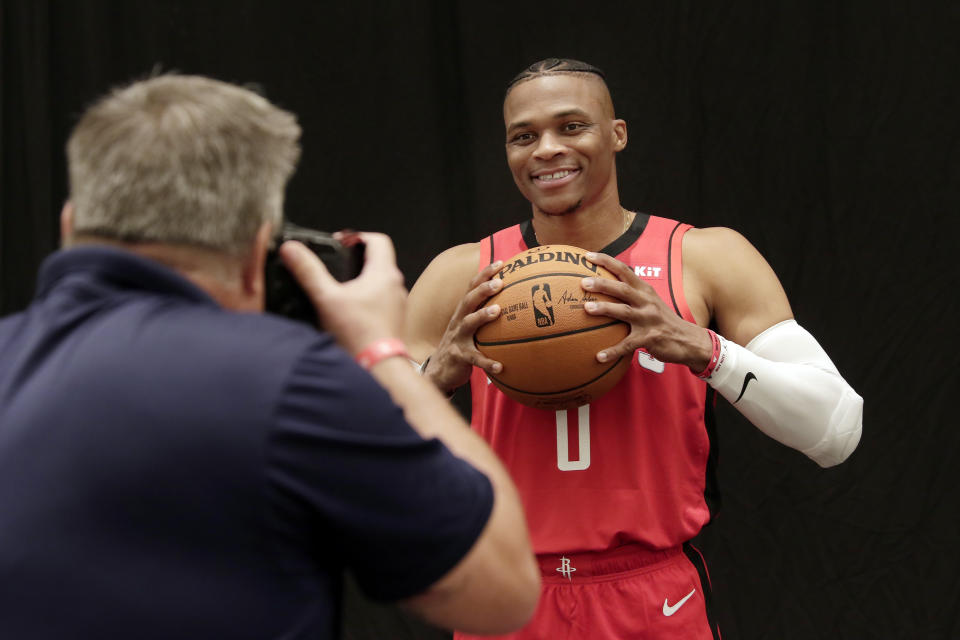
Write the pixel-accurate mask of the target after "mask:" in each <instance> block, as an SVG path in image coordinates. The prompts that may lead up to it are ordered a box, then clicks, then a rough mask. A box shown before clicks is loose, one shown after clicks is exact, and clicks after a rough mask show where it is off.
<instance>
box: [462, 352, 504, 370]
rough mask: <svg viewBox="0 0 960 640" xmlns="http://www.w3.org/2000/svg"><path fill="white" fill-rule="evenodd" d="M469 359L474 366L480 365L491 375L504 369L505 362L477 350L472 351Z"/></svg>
mask: <svg viewBox="0 0 960 640" xmlns="http://www.w3.org/2000/svg"><path fill="white" fill-rule="evenodd" d="M469 360H470V363H471V364H472V365H473V366H475V367H480V368H481V369H483V371H484V372H485V373H487V374H490V375H496V374H498V373H500V372H501V371H503V364H501V363H500V362H497V361H496V360H491V359H490V358H488V357H487V356H485V355H483V354H482V353H480V352H479V351H477V350H474V351H473V352H472V353H471V355H470V358H469Z"/></svg>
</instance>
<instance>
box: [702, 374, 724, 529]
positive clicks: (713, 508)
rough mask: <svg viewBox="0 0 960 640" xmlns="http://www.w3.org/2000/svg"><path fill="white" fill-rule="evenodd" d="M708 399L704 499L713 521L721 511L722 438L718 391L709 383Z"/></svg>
mask: <svg viewBox="0 0 960 640" xmlns="http://www.w3.org/2000/svg"><path fill="white" fill-rule="evenodd" d="M706 396H707V397H706V399H705V400H704V406H703V425H704V427H706V429H707V441H708V442H709V443H710V444H709V449H708V450H707V468H706V477H705V483H704V486H703V501H704V502H706V503H707V509H708V510H709V511H710V521H711V522H712V521H713V519H714V518H715V517H717V514H718V513H720V507H721V505H722V502H723V501H722V500H721V498H720V482H719V481H718V480H717V465H718V464H719V462H720V440H719V438H718V437H717V417H716V412H715V408H716V405H717V391H716V389H713V388H712V387H710V386H709V385H707V391H706Z"/></svg>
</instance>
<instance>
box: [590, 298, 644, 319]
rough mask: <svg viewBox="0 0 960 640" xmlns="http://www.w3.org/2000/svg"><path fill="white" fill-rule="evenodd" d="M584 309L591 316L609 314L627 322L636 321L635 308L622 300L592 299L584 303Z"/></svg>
mask: <svg viewBox="0 0 960 640" xmlns="http://www.w3.org/2000/svg"><path fill="white" fill-rule="evenodd" d="M583 310H584V311H586V312H587V313H588V314H590V315H591V316H607V317H608V318H613V319H614V320H620V321H622V322H626V323H627V324H633V322H634V313H633V309H632V308H631V307H630V305H628V304H624V303H622V302H600V301H590V302H587V303H585V304H584V305H583Z"/></svg>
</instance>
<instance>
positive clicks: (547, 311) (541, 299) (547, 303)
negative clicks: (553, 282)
mask: <svg viewBox="0 0 960 640" xmlns="http://www.w3.org/2000/svg"><path fill="white" fill-rule="evenodd" d="M530 295H531V296H532V297H533V314H534V317H535V318H536V320H537V326H538V327H550V326H553V300H551V299H550V285H549V284H546V283H544V284H542V285H539V284H535V285H533V289H531V291H530Z"/></svg>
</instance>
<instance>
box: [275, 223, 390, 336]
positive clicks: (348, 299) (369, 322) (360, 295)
mask: <svg viewBox="0 0 960 640" xmlns="http://www.w3.org/2000/svg"><path fill="white" fill-rule="evenodd" d="M359 237H360V239H361V241H362V242H363V243H364V245H365V249H366V250H365V258H364V265H363V269H362V270H361V272H360V275H359V276H357V277H356V278H355V279H353V280H349V281H347V282H337V280H336V279H335V278H334V277H333V276H332V275H330V272H329V271H328V270H327V268H326V267H325V266H324V264H323V263H322V262H321V261H320V259H319V258H318V257H317V256H316V255H314V253H313V252H312V251H310V250H309V249H307V248H306V247H305V246H304V245H303V244H301V243H300V242H297V241H289V242H285V243H284V244H283V245H282V246H281V247H280V256H281V258H282V259H283V262H284V264H285V265H286V266H287V269H289V270H290V272H291V273H292V274H293V277H294V278H295V279H296V280H297V282H298V283H300V286H301V287H303V290H304V291H306V293H307V295H308V296H309V297H310V301H311V302H312V303H313V306H314V307H315V308H316V310H317V316H318V317H319V318H320V321H321V323H322V325H323V327H324V329H326V330H327V331H329V332H330V333H331V334H333V336H334V337H335V338H336V339H337V341H338V342H339V343H340V344H341V346H343V347H344V348H345V349H346V350H347V351H348V352H350V354H352V355H356V354H357V353H359V352H360V351H361V350H363V348H364V347H366V346H368V345H369V344H370V343H372V342H373V341H374V340H378V339H381V338H397V337H400V333H401V327H402V326H403V314H404V307H405V304H406V298H407V290H406V288H405V287H404V284H403V274H402V273H401V272H400V270H399V269H398V268H397V264H396V256H395V253H394V250H393V242H392V241H391V240H390V238H389V237H388V236H386V235H384V234H382V233H360V234H359Z"/></svg>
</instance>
